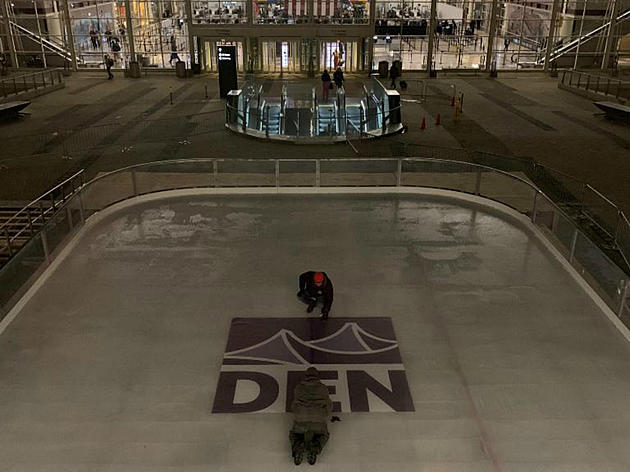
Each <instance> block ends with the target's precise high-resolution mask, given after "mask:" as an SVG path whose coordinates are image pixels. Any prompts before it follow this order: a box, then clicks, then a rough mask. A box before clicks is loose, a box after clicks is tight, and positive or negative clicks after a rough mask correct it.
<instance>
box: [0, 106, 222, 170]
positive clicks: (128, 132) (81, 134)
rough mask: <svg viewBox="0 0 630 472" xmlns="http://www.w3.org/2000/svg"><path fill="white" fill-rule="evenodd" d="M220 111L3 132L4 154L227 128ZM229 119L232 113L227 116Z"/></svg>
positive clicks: (63, 150)
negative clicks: (11, 133)
mask: <svg viewBox="0 0 630 472" xmlns="http://www.w3.org/2000/svg"><path fill="white" fill-rule="evenodd" d="M217 113H224V110H223V109H219V110H214V111H208V112H203V113H193V114H187V115H179V116H176V117H168V118H158V119H151V120H149V119H141V120H136V121H134V122H132V123H130V122H125V121H117V122H109V123H102V124H97V125H91V126H82V127H79V128H65V129H63V128H59V129H52V130H50V131H49V132H47V133H38V134H24V135H7V136H1V137H0V140H1V141H2V155H0V162H2V161H3V160H4V158H9V157H10V158H16V157H21V156H37V155H45V154H51V153H54V154H55V155H56V156H70V155H73V154H76V153H81V152H84V151H89V150H95V149H99V148H105V147H108V146H112V145H116V146H127V145H128V146H136V145H138V144H139V143H161V142H165V141H168V140H183V139H186V138H190V137H191V136H198V135H202V134H207V133H211V132H213V131H219V130H220V131H223V129H224V128H223V126H222V124H221V120H220V119H218V117H217V116H216V115H217ZM226 119H229V117H227V116H226Z"/></svg>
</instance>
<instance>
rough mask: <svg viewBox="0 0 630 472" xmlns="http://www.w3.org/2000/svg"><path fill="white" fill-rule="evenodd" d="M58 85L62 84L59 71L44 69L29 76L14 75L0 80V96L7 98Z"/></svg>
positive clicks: (61, 74) (61, 75)
mask: <svg viewBox="0 0 630 472" xmlns="http://www.w3.org/2000/svg"><path fill="white" fill-rule="evenodd" d="M60 83H63V73H62V70H61V69H46V70H42V71H40V72H33V73H30V74H22V75H14V76H11V77H7V78H4V79H2V80H0V96H2V97H4V98H7V97H9V96H12V95H19V94H21V93H24V92H28V91H30V90H37V89H43V88H46V87H50V86H53V85H56V84H60Z"/></svg>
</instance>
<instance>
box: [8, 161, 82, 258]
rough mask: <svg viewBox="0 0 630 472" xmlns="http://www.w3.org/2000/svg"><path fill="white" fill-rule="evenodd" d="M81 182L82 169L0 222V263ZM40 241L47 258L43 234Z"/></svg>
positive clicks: (18, 247)
mask: <svg viewBox="0 0 630 472" xmlns="http://www.w3.org/2000/svg"><path fill="white" fill-rule="evenodd" d="M83 183H84V181H83V171H82V170H81V171H79V172H77V173H76V174H74V175H73V176H71V177H69V178H67V179H66V180H64V181H63V182H61V183H60V184H59V185H56V186H55V187H53V188H52V189H50V190H49V191H47V192H46V193H45V194H43V195H42V196H40V197H39V198H36V199H35V200H33V201H32V202H31V203H29V204H28V205H26V206H25V207H24V208H23V209H21V210H20V211H18V212H17V213H16V214H15V215H13V216H11V217H10V218H9V219H8V220H7V221H5V222H4V223H3V224H2V225H0V236H1V239H0V265H2V262H4V261H7V260H10V259H11V258H12V257H13V256H14V255H15V254H16V253H17V252H18V251H19V250H20V248H21V247H22V246H23V245H24V244H25V243H27V242H28V241H29V240H30V239H31V238H32V237H34V236H35V233H36V232H37V229H38V228H40V227H41V226H42V225H44V224H46V222H47V221H48V220H49V219H51V218H52V217H53V216H54V215H55V213H56V212H57V210H58V209H59V208H60V207H63V206H64V205H65V203H66V201H67V200H68V199H69V198H71V197H72V196H73V195H74V193H75V192H76V191H77V189H79V188H80V187H81V186H82V185H83ZM42 244H43V250H44V255H45V257H46V258H48V257H49V253H48V251H47V249H46V246H47V245H46V238H45V237H43V239H42Z"/></svg>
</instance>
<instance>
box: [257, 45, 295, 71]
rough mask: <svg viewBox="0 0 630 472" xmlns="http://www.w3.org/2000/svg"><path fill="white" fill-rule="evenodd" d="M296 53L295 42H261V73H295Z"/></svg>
mask: <svg viewBox="0 0 630 472" xmlns="http://www.w3.org/2000/svg"><path fill="white" fill-rule="evenodd" d="M297 51H298V47H297V41H263V42H262V70H263V72H278V73H283V72H297V69H298V65H299V61H298V57H297V56H298V53H297Z"/></svg>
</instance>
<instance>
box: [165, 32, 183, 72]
mask: <svg viewBox="0 0 630 472" xmlns="http://www.w3.org/2000/svg"><path fill="white" fill-rule="evenodd" d="M173 60H175V62H179V61H181V59H180V58H179V56H178V55H177V41H176V40H175V36H171V58H170V59H169V61H168V63H169V64H170V65H171V66H172V65H173Z"/></svg>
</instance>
